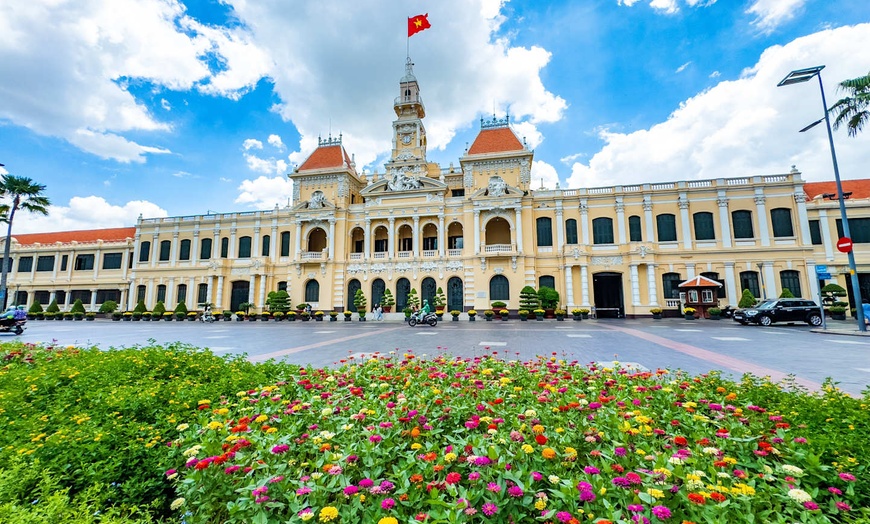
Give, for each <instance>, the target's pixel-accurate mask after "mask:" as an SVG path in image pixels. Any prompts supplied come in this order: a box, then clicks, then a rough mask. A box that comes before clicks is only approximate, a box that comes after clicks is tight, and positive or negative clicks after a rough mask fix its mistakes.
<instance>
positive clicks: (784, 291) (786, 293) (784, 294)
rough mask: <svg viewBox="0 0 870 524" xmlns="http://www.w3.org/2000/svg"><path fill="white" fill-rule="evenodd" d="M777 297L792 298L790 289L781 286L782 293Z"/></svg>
mask: <svg viewBox="0 0 870 524" xmlns="http://www.w3.org/2000/svg"><path fill="white" fill-rule="evenodd" d="M779 298H794V295H793V294H792V292H791V290H790V289H789V288H787V287H784V288H782V293H780V294H779Z"/></svg>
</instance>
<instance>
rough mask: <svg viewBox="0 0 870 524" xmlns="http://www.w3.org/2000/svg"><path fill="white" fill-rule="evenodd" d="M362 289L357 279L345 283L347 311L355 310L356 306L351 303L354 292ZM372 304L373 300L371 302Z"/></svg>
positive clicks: (354, 295)
mask: <svg viewBox="0 0 870 524" xmlns="http://www.w3.org/2000/svg"><path fill="white" fill-rule="evenodd" d="M360 289H362V285H361V284H360V283H359V280H357V279H353V280H351V281H350V282H348V283H347V306H346V307H347V311H353V312H356V306H355V305H353V299H354V297H356V292H357V291H359V290H360ZM372 304H374V302H372Z"/></svg>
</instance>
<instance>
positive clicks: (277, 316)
mask: <svg viewBox="0 0 870 524" xmlns="http://www.w3.org/2000/svg"><path fill="white" fill-rule="evenodd" d="M284 316H285V315H284V312H283V311H276V312H274V313H272V318H274V319H275V322H281V321H282V320H284Z"/></svg>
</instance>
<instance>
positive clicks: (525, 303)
mask: <svg viewBox="0 0 870 524" xmlns="http://www.w3.org/2000/svg"><path fill="white" fill-rule="evenodd" d="M540 305H541V300H540V299H539V298H538V292H537V291H535V288H533V287H532V286H526V287H524V288H523V289H522V290H521V291H520V309H526V310H529V311H532V310H535V309H538V307H539V306H540Z"/></svg>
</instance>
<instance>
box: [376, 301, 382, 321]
mask: <svg viewBox="0 0 870 524" xmlns="http://www.w3.org/2000/svg"><path fill="white" fill-rule="evenodd" d="M383 319H384V308H382V307H381V305H380V304H377V305H376V306H375V320H383Z"/></svg>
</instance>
